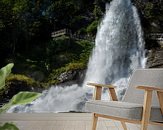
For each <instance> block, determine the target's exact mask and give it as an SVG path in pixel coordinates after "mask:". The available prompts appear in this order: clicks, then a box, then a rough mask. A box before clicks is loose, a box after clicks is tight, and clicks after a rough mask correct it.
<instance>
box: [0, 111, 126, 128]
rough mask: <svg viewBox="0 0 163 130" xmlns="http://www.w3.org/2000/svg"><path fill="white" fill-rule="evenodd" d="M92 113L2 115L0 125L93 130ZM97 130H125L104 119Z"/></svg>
mask: <svg viewBox="0 0 163 130" xmlns="http://www.w3.org/2000/svg"><path fill="white" fill-rule="evenodd" d="M91 118H92V115H91V114H90V113H58V114H54V113H44V114H27V113H26V114H14V113H12V114H1V115H0V125H2V124H3V123H5V122H13V123H14V124H16V125H17V127H18V128H19V129H20V130H91ZM97 130H123V129H122V126H121V124H120V123H119V122H116V121H112V120H107V119H102V118H100V120H99V122H98V127H97Z"/></svg>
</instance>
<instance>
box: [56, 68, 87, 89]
mask: <svg viewBox="0 0 163 130" xmlns="http://www.w3.org/2000/svg"><path fill="white" fill-rule="evenodd" d="M84 77H85V70H70V71H68V72H64V73H62V74H61V75H60V76H59V77H58V80H59V81H60V85H62V83H63V86H64V85H65V84H67V85H71V84H74V83H77V84H81V83H82V82H83V80H84Z"/></svg>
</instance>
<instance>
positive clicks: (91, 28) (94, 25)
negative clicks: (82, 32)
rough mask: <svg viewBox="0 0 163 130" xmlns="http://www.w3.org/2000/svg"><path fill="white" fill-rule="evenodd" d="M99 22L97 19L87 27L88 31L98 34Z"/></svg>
mask: <svg viewBox="0 0 163 130" xmlns="http://www.w3.org/2000/svg"><path fill="white" fill-rule="evenodd" d="M98 24H99V21H97V20H95V21H93V22H92V23H91V24H90V25H89V26H88V27H87V32H88V33H89V34H91V35H93V36H95V35H96V32H97V26H98Z"/></svg>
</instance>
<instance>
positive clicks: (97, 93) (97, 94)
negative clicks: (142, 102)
mask: <svg viewBox="0 0 163 130" xmlns="http://www.w3.org/2000/svg"><path fill="white" fill-rule="evenodd" d="M87 85H90V86H94V87H95V90H94V94H93V98H94V100H101V94H102V87H103V88H108V89H109V95H110V97H111V100H113V101H118V98H117V95H116V93H115V86H113V85H104V84H96V83H87Z"/></svg>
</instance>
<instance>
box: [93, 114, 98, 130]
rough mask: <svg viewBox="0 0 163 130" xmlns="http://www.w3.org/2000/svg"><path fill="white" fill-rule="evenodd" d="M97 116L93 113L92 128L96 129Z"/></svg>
mask: <svg viewBox="0 0 163 130" xmlns="http://www.w3.org/2000/svg"><path fill="white" fill-rule="evenodd" d="M97 120H98V117H97V116H96V115H95V113H93V120H92V130H96V127H97Z"/></svg>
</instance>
